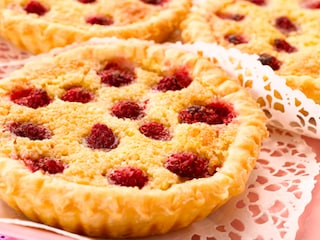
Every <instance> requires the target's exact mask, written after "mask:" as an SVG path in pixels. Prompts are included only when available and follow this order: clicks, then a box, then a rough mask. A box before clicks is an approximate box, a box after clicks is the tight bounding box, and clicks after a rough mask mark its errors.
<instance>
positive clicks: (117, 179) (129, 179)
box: [108, 167, 149, 189]
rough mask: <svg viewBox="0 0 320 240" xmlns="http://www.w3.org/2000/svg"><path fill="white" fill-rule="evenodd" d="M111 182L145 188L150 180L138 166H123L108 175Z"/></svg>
mask: <svg viewBox="0 0 320 240" xmlns="http://www.w3.org/2000/svg"><path fill="white" fill-rule="evenodd" d="M108 179H109V182H110V183H112V184H116V185H120V186H125V187H138V188H140V189H141V188H143V187H144V186H145V185H146V183H147V182H148V180H149V179H148V176H147V175H146V174H145V173H144V172H143V171H142V170H141V169H140V168H136V167H122V168H118V169H115V170H113V171H112V172H111V173H110V174H109V176H108Z"/></svg>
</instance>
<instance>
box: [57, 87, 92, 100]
mask: <svg viewBox="0 0 320 240" xmlns="http://www.w3.org/2000/svg"><path fill="white" fill-rule="evenodd" d="M93 98H94V96H93V93H92V92H90V91H88V90H87V89H84V88H82V87H73V88H70V89H69V90H68V91H66V92H65V93H64V94H63V95H62V96H61V99H62V100H63V101H67V102H80V103H88V102H90V101H92V100H93Z"/></svg>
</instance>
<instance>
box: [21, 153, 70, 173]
mask: <svg viewBox="0 0 320 240" xmlns="http://www.w3.org/2000/svg"><path fill="white" fill-rule="evenodd" d="M22 160H23V162H24V164H25V165H26V167H27V168H29V169H30V170H31V171H32V172H36V171H38V170H42V171H44V172H46V173H49V174H56V173H62V172H63V171H64V169H65V165H64V164H63V162H62V161H61V160H59V159H55V158H50V157H43V158H39V159H30V158H24V159H22Z"/></svg>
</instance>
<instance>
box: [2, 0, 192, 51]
mask: <svg viewBox="0 0 320 240" xmlns="http://www.w3.org/2000/svg"><path fill="white" fill-rule="evenodd" d="M190 6H191V0H124V1H108V0H28V1H25V0H24V1H21V0H14V1H7V0H0V22H1V24H0V36H2V37H4V38H5V39H6V40H8V41H9V42H12V43H13V44H14V45H16V46H18V47H20V48H22V49H24V50H27V51H29V52H31V53H41V52H48V51H49V50H50V49H52V48H55V47H62V46H65V45H68V44H70V43H73V42H82V41H85V40H88V39H89V38H92V37H110V36H115V37H118V38H125V39H127V38H139V39H147V40H154V41H156V42H162V41H165V40H166V39H167V38H168V36H169V35H170V34H171V33H172V32H173V31H174V30H175V29H176V28H177V26H178V24H179V23H180V21H181V20H182V19H183V18H184V17H185V15H186V13H187V12H188V10H189V8H190Z"/></svg>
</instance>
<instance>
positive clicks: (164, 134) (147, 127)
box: [139, 122, 171, 141]
mask: <svg viewBox="0 0 320 240" xmlns="http://www.w3.org/2000/svg"><path fill="white" fill-rule="evenodd" d="M139 131H140V132H141V133H142V134H143V135H145V136H146V137H149V138H152V139H155V140H162V141H167V140H170V139H171V136H170V132H169V130H168V129H167V128H166V127H165V126H164V125H163V124H161V123H157V122H148V123H145V124H143V125H142V126H141V127H140V128H139Z"/></svg>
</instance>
